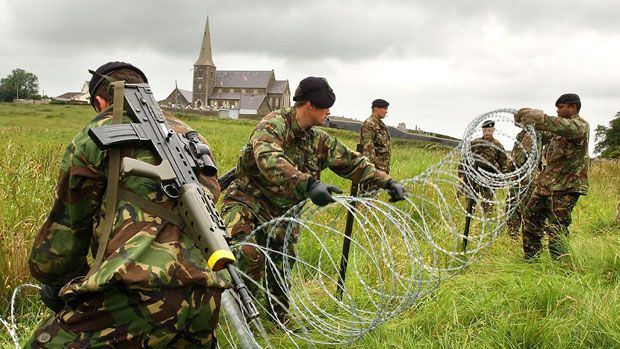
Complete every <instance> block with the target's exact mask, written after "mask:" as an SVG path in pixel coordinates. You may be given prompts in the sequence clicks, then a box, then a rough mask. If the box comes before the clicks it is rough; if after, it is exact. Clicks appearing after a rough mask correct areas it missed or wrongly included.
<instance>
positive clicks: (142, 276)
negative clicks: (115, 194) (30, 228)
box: [28, 113, 228, 294]
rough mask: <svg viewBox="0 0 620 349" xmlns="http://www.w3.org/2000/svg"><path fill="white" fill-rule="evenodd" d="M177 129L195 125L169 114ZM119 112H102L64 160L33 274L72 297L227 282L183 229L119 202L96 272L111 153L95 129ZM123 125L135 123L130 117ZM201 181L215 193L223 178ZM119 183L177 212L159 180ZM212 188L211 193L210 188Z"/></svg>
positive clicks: (148, 158)
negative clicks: (124, 288) (113, 289)
mask: <svg viewBox="0 0 620 349" xmlns="http://www.w3.org/2000/svg"><path fill="white" fill-rule="evenodd" d="M167 118H168V121H169V123H170V125H171V127H172V128H173V129H174V130H175V131H176V132H182V133H184V132H187V131H189V130H190V129H189V128H188V126H187V125H185V124H183V123H182V122H181V121H180V120H178V119H176V118H174V117H172V116H171V115H167ZM111 119H112V115H111V114H110V113H102V114H99V115H97V116H96V117H95V118H94V119H93V120H92V121H91V122H90V123H89V124H88V125H87V126H86V128H84V129H83V130H82V131H80V132H79V133H78V134H77V135H76V136H75V137H74V138H73V141H72V143H71V144H69V145H68V146H67V150H66V151H65V153H64V156H63V158H62V160H61V164H60V175H59V179H58V183H57V186H56V190H55V196H54V204H53V206H52V209H51V212H50V214H49V216H48V217H47V220H46V221H45V223H44V224H43V226H42V227H41V229H40V230H39V232H38V235H37V237H36V239H35V242H34V246H33V247H32V250H31V253H30V257H29V260H28V263H29V267H30V271H31V273H32V275H33V276H34V277H35V278H36V279H37V280H39V281H40V282H42V283H44V284H49V285H57V286H61V285H65V284H66V283H67V282H69V281H71V283H70V284H68V285H66V286H65V288H64V289H63V292H64V293H65V294H69V293H80V292H89V291H97V290H99V289H101V288H103V287H105V286H107V285H110V284H114V283H124V284H126V285H129V286H132V287H137V288H145V289H159V288H173V287H179V286H183V285H188V284H203V285H206V286H212V287H227V286H228V285H227V283H226V280H225V279H222V278H221V276H220V275H219V274H215V273H213V272H212V271H210V270H209V269H208V268H207V267H206V265H207V263H206V261H205V259H204V258H203V257H202V254H201V253H200V251H199V250H198V249H197V248H196V247H194V243H193V242H192V240H191V238H190V237H189V235H187V234H183V232H182V231H181V229H180V228H179V227H177V226H174V225H172V224H169V223H167V222H166V221H163V220H162V219H161V218H159V217H156V216H153V215H151V214H149V213H148V212H146V211H143V210H142V209H141V208H140V207H138V206H135V205H133V204H131V203H129V202H126V201H123V200H121V199H118V201H117V205H116V217H115V223H114V226H113V228H112V232H111V234H110V238H109V240H108V245H107V250H106V252H105V254H104V259H103V262H102V263H101V265H100V266H99V267H98V268H97V269H96V270H95V271H94V273H92V275H90V276H88V277H87V276H86V273H87V272H88V270H89V265H88V262H87V255H88V252H89V248H90V249H91V250H92V253H93V255H94V254H95V253H96V251H97V247H98V241H99V240H98V239H99V237H100V236H101V230H102V226H103V220H104V217H103V215H104V212H105V208H104V206H105V194H106V186H107V169H108V156H107V151H101V150H99V148H98V147H97V146H96V145H95V143H94V142H93V141H92V140H91V139H90V137H89V136H88V134H87V132H88V130H89V129H90V128H94V127H100V126H105V125H109V124H110V123H111ZM123 122H131V121H130V120H129V118H128V117H126V116H125V117H124V120H123ZM125 156H128V157H132V158H135V159H139V160H142V161H144V162H147V163H150V164H157V163H158V161H159V160H158V159H157V158H156V155H155V154H154V153H153V151H151V150H150V149H148V148H137V147H128V146H127V147H123V148H121V158H122V157H125ZM201 182H202V183H203V184H204V185H205V186H206V187H207V189H209V190H210V193H212V194H214V195H215V197H217V196H218V195H219V185H218V184H217V180H216V178H212V177H205V176H201ZM119 186H121V187H124V188H125V189H128V190H130V191H132V192H134V193H136V194H138V195H141V196H143V197H146V198H148V199H150V200H152V201H153V202H156V203H157V204H159V205H161V206H163V207H166V208H170V209H173V208H174V207H175V206H176V204H177V202H176V200H173V199H170V198H169V197H167V196H166V195H164V194H163V193H162V191H161V189H160V186H159V184H158V183H156V182H155V181H154V180H152V179H148V178H144V177H137V176H125V177H121V180H120V183H119ZM209 190H207V192H209Z"/></svg>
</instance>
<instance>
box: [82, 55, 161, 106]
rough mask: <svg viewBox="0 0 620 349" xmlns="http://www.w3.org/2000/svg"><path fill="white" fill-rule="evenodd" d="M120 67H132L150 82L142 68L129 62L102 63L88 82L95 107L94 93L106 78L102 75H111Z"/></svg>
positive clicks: (145, 80) (92, 103)
mask: <svg viewBox="0 0 620 349" xmlns="http://www.w3.org/2000/svg"><path fill="white" fill-rule="evenodd" d="M119 69H131V70H133V71H135V72H136V73H138V74H140V76H142V78H143V79H144V82H149V81H148V79H147V78H146V75H144V73H143V72H142V70H140V69H138V68H136V67H135V66H133V65H131V64H129V63H125V62H108V63H106V64H104V65H102V66H101V67H99V68H97V70H95V73H96V74H93V77H92V78H91V79H90V81H89V82H88V93H90V104H91V105H92V106H93V107H94V106H95V98H94V96H93V94H94V93H95V91H96V90H97V88H98V87H99V85H101V83H102V82H103V80H104V78H103V77H102V76H101V75H109V74H111V73H113V72H115V71H117V70H119ZM89 71H90V70H89ZM91 73H92V72H91Z"/></svg>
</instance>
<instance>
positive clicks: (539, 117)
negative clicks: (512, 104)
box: [515, 108, 545, 126]
mask: <svg viewBox="0 0 620 349" xmlns="http://www.w3.org/2000/svg"><path fill="white" fill-rule="evenodd" d="M515 122H516V123H517V124H519V125H523V126H525V125H532V124H542V123H544V122H545V113H543V111H542V110H538V109H531V108H521V109H519V111H518V112H517V114H515Z"/></svg>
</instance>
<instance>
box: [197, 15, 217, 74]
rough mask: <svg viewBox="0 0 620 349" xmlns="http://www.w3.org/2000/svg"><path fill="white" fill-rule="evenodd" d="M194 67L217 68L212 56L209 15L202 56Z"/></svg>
mask: <svg viewBox="0 0 620 349" xmlns="http://www.w3.org/2000/svg"><path fill="white" fill-rule="evenodd" d="M194 65H209V66H212V67H215V64H214V63H213V57H212V55H211V32H210V31H209V16H208V15H207V23H205V32H204V34H203V36H202V48H201V49H200V56H198V60H197V61H196V63H194Z"/></svg>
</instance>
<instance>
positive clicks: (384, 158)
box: [360, 99, 392, 192]
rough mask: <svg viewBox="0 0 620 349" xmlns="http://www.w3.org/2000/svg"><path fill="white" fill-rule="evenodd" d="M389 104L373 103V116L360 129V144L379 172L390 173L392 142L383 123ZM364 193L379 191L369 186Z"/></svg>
mask: <svg viewBox="0 0 620 349" xmlns="http://www.w3.org/2000/svg"><path fill="white" fill-rule="evenodd" d="M389 105H390V103H388V102H387V101H386V100H383V99H375V100H374V101H373V102H372V105H371V109H372V114H371V115H370V117H369V118H368V119H366V121H364V123H363V124H362V128H361V129H360V144H361V145H362V146H363V152H362V154H363V155H365V156H366V157H367V158H368V160H370V162H371V163H373V164H374V165H375V167H376V168H377V169H378V170H381V171H383V172H385V173H387V174H389V173H390V158H391V157H392V141H391V139H390V133H389V132H388V129H387V126H385V124H384V123H383V118H385V116H386V114H387V112H388V106H389ZM361 189H362V192H368V191H372V190H375V189H379V188H376V187H373V186H369V185H363V186H362V188H361Z"/></svg>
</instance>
